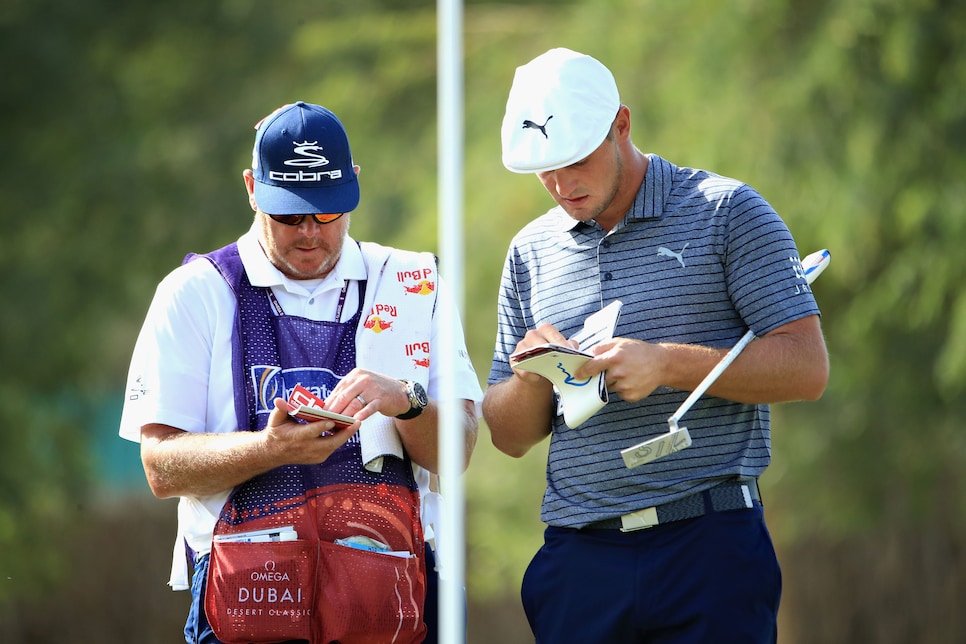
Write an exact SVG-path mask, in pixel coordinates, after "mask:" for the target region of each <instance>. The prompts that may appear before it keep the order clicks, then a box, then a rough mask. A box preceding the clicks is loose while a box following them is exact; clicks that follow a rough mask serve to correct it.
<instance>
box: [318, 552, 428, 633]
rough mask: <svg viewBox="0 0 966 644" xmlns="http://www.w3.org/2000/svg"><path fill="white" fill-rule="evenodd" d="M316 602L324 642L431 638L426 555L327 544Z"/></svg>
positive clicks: (323, 554)
mask: <svg viewBox="0 0 966 644" xmlns="http://www.w3.org/2000/svg"><path fill="white" fill-rule="evenodd" d="M320 548H321V556H320V561H319V566H320V570H319V582H320V584H319V586H320V588H322V594H321V596H320V597H319V598H318V601H317V603H316V605H317V607H318V610H319V613H320V620H319V623H320V625H321V628H322V640H321V641H323V642H333V641H337V642H341V643H342V644H382V643H385V642H393V643H395V644H407V643H410V642H411V643H416V642H422V641H423V638H424V637H425V635H426V625H425V624H424V623H423V602H424V600H425V597H426V575H425V571H424V570H422V566H423V565H424V563H423V559H422V557H415V556H412V555H409V556H406V555H407V554H408V553H401V554H402V555H403V556H397V554H386V553H381V552H371V551H367V550H360V549H355V548H351V547H347V546H343V545H338V544H333V543H327V542H322V543H321V544H320Z"/></svg>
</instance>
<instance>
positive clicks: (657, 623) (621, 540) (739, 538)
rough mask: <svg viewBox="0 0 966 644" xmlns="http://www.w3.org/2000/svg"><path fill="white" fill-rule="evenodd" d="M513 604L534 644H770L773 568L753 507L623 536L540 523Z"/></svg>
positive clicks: (774, 612)
mask: <svg viewBox="0 0 966 644" xmlns="http://www.w3.org/2000/svg"><path fill="white" fill-rule="evenodd" d="M522 598H523V606H524V610H525V611H526V614H527V619H528V620H529V622H530V628H531V629H532V630H533V633H534V635H535V637H536V642H537V643H538V644H568V643H570V642H573V643H574V644H576V643H580V644H592V643H595V642H599V643H600V644H626V643H640V644H645V643H646V644H698V643H705V642H707V643H709V644H730V643H732V642H733V643H735V644H738V643H740V644H757V643H762V644H764V643H769V644H774V642H776V641H777V637H778V634H777V626H776V622H777V616H778V604H779V600H780V598H781V570H780V568H779V565H778V559H777V557H776V555H775V549H774V546H773V544H772V541H771V536H770V535H769V534H768V529H767V528H766V526H765V522H764V517H763V515H762V508H761V506H759V505H757V504H756V506H755V507H753V508H750V509H743V510H735V511H729V512H712V513H710V514H706V515H704V516H702V517H698V518H695V519H688V520H685V521H677V522H673V523H668V524H665V525H659V526H655V527H653V528H648V529H645V530H639V531H636V532H628V533H623V532H620V531H619V530H572V529H565V528H554V527H548V528H547V530H546V533H545V535H544V545H543V547H542V548H541V549H540V550H539V551H538V552H537V554H536V555H535V556H534V558H533V560H532V561H531V562H530V565H529V567H528V568H527V571H526V574H525V575H524V578H523V588H522Z"/></svg>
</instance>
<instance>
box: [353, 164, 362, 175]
mask: <svg viewBox="0 0 966 644" xmlns="http://www.w3.org/2000/svg"><path fill="white" fill-rule="evenodd" d="M352 169H353V170H355V171H356V176H357V177H358V176H359V173H360V172H362V166H358V165H354V166H352Z"/></svg>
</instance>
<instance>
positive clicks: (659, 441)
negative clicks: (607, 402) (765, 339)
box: [621, 250, 832, 469]
mask: <svg viewBox="0 0 966 644" xmlns="http://www.w3.org/2000/svg"><path fill="white" fill-rule="evenodd" d="M830 261H832V256H831V254H830V253H829V252H828V250H820V251H816V252H814V253H812V254H811V255H808V256H806V257H805V259H803V260H802V270H803V271H804V273H805V274H804V277H805V281H806V283H808V284H811V283H812V282H814V281H815V278H817V277H818V276H819V275H821V274H822V271H824V270H825V267H826V266H828V265H829V262H830ZM754 339H755V334H754V333H753V332H752V331H751V329H749V330H748V331H747V332H746V333H745V334H744V335H743V336H742V337H741V339H740V340H738V343H737V344H735V346H733V347H732V348H731V350H730V351H728V353H726V354H725V356H724V357H723V358H722V359H721V361H720V362H718V364H716V365H715V366H714V369H712V370H711V372H710V373H709V374H708V375H707V376H705V378H704V380H702V381H701V384H699V385H698V386H697V388H695V390H694V391H692V392H691V395H690V396H688V397H687V399H686V400H685V401H684V402H683V403H681V406H680V407H678V409H677V411H676V412H674V415H673V416H671V417H670V418H668V420H667V424H668V428H669V431H668V433H666V434H662V435H660V436H655V437H654V438H651V439H648V440H646V441H644V442H643V443H638V444H637V445H634V446H633V447H628V448H626V449H623V450H621V457H622V458H623V459H624V464H625V465H626V466H627V467H628V469H630V468H635V467H638V466H640V465H644V464H645V463H650V462H651V461H653V460H656V459H659V458H661V457H662V456H667V455H669V454H673V453H675V452H680V451H681V450H682V449H684V448H685V447H688V446H690V445H691V434H690V433H689V432H688V428H687V427H678V422H679V421H680V420H681V417H682V416H684V414H686V413H687V411H688V410H689V409H691V407H692V405H694V403H695V402H697V400H698V398H700V397H701V396H702V395H704V392H706V391H707V390H708V388H709V387H710V386H711V385H712V384H714V381H715V380H717V379H718V377H719V376H720V375H721V374H722V373H724V370H725V369H727V368H728V366H729V365H730V364H731V363H732V362H734V359H735V358H737V357H738V354H739V353H741V351H742V350H743V349H744V348H745V347H746V346H748V344H749V343H750V342H751V341H752V340H754Z"/></svg>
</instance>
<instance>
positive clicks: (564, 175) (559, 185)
mask: <svg viewBox="0 0 966 644" xmlns="http://www.w3.org/2000/svg"><path fill="white" fill-rule="evenodd" d="M548 174H549V175H550V176H549V177H548V179H549V180H550V182H551V183H552V184H553V187H554V190H555V192H556V193H557V194H558V195H560V196H561V197H563V198H565V199H566V198H567V197H569V196H570V195H571V194H572V193H573V192H574V190H575V189H576V188H577V182H576V180H575V177H574V175H573V174H572V173H570V172H567V171H566V168H561V169H559V170H553V171H552V172H550V173H548Z"/></svg>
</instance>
